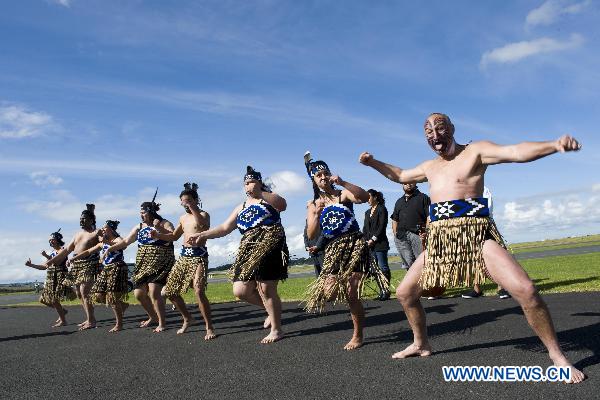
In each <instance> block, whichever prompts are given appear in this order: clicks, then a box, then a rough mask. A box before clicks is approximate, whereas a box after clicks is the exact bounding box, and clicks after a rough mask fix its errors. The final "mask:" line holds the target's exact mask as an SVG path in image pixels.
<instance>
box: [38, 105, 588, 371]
mask: <svg viewBox="0 0 600 400" xmlns="http://www.w3.org/2000/svg"><path fill="white" fill-rule="evenodd" d="M424 131H425V138H426V141H427V143H428V144H429V146H430V147H431V149H432V150H433V151H434V152H435V154H436V157H435V158H433V159H431V160H427V161H425V162H423V163H421V164H419V165H418V166H416V167H415V168H411V169H403V168H399V167H396V166H394V165H391V164H387V163H385V162H383V161H380V160H377V159H375V158H374V157H373V155H371V154H370V153H368V152H364V153H362V154H361V155H360V157H359V162H360V163H362V164H363V165H365V166H368V167H371V168H373V169H375V170H376V171H378V172H379V173H381V174H382V175H384V176H385V177H387V178H388V179H390V180H392V181H394V182H397V183H419V182H429V185H430V187H429V192H430V197H431V200H432V204H431V206H430V208H429V218H428V223H427V238H426V251H424V252H423V253H422V254H421V255H420V256H419V257H418V258H417V260H416V261H415V263H414V264H413V265H412V266H411V268H410V269H409V271H408V272H407V274H406V276H405V277H404V278H403V280H402V281H401V282H400V283H399V284H398V286H397V289H396V296H397V298H398V300H399V301H400V303H401V305H402V307H403V309H404V312H405V313H406V316H407V319H408V322H409V324H410V326H411V328H412V331H413V334H414V340H413V343H412V344H410V345H409V346H407V347H406V348H405V349H404V350H402V351H400V352H397V353H395V354H394V355H393V357H394V358H405V357H410V356H421V357H425V356H429V355H431V353H432V347H431V345H430V343H429V340H428V336H427V327H426V318H425V311H424V309H423V307H422V305H421V302H420V297H421V294H422V293H423V291H426V290H430V289H431V288H436V287H453V286H472V285H473V284H481V283H483V282H484V281H485V279H486V277H489V278H491V279H492V280H494V281H495V282H497V283H498V284H499V285H501V286H502V287H503V288H505V289H506V290H508V291H509V292H510V293H511V294H512V295H513V297H514V299H515V300H516V301H517V302H518V303H519V304H520V305H521V307H522V309H523V311H524V314H525V316H526V318H527V321H528V323H529V324H530V326H531V327H532V328H533V330H534V331H535V333H536V334H537V335H538V336H539V338H540V339H541V341H542V342H543V344H544V345H545V347H546V348H547V350H548V352H549V356H550V359H551V360H552V362H553V363H554V365H556V366H565V367H569V368H570V369H571V371H572V374H571V381H572V382H580V381H582V380H583V379H585V375H584V374H583V372H581V371H579V370H577V369H576V368H575V367H573V365H572V364H571V363H570V362H569V361H568V359H567V358H566V356H565V355H564V353H563V351H562V349H561V347H560V345H559V342H558V340H557V336H556V332H555V329H554V326H553V323H552V320H551V317H550V314H549V312H548V309H547V307H546V304H545V303H544V301H543V300H542V298H541V297H540V295H539V293H538V292H537V290H536V288H535V286H534V284H533V282H532V281H531V279H530V278H529V277H528V275H527V273H526V272H525V271H524V270H523V268H522V267H521V266H520V265H519V264H518V263H517V262H516V260H515V259H514V258H513V257H512V256H511V255H510V253H509V252H508V251H507V249H506V245H505V243H504V241H503V239H502V236H501V235H500V233H499V232H498V229H497V227H496V225H495V223H494V221H493V219H492V218H491V216H490V213H489V208H488V204H487V199H486V198H484V197H483V196H482V193H483V184H484V175H485V172H486V169H487V167H488V166H490V165H494V164H500V163H512V162H519V163H523V162H529V161H533V160H536V159H539V158H542V157H545V156H548V155H550V154H553V153H556V152H568V151H578V150H580V149H581V145H580V143H579V142H578V141H577V140H576V139H574V138H573V137H571V136H569V135H564V136H562V137H560V138H559V139H557V140H555V141H547V142H522V143H519V144H515V145H508V146H501V145H497V144H494V143H492V142H488V141H479V142H474V143H471V144H468V145H463V144H459V143H457V142H456V141H455V139H454V125H453V124H452V122H451V120H450V118H449V117H448V116H447V115H445V114H441V113H432V114H430V115H429V116H428V117H427V119H426V121H425V125H424ZM304 164H305V168H306V172H307V174H308V176H309V177H310V180H311V182H312V186H313V199H312V200H311V201H310V202H309V203H308V205H307V218H306V221H307V234H308V236H309V237H310V238H314V236H316V235H318V234H320V235H323V240H324V241H325V243H326V244H325V254H324V260H323V265H322V270H321V273H320V275H319V276H318V277H317V279H316V280H315V281H314V282H313V283H312V284H311V285H310V286H309V287H308V290H307V297H306V299H305V303H306V310H307V311H319V312H320V311H322V310H323V309H324V307H325V305H326V303H327V302H333V303H347V304H348V306H349V309H350V314H351V318H352V323H353V333H352V337H351V339H350V341H349V342H348V343H347V344H346V345H345V346H344V349H346V350H353V349H356V348H358V347H360V346H361V345H362V344H363V340H364V338H363V325H364V314H365V313H364V309H363V306H362V302H361V292H362V288H363V285H364V282H365V278H366V276H367V273H375V274H376V275H377V279H378V280H379V281H380V282H385V284H389V282H388V279H387V277H386V276H384V274H382V272H381V270H379V269H378V267H377V263H376V262H373V259H372V256H371V255H370V252H369V248H368V245H367V243H366V241H365V239H364V238H363V236H362V234H361V233H360V229H359V226H358V223H357V221H356V218H355V215H354V210H353V205H354V204H360V203H364V202H366V201H367V200H368V199H369V193H368V192H367V191H365V190H364V189H363V188H361V187H360V186H358V185H355V184H353V183H351V182H349V181H347V180H344V179H342V178H341V177H340V176H339V175H335V174H333V173H332V171H331V170H330V168H329V166H328V164H327V163H326V162H324V161H321V160H318V161H315V160H313V159H312V158H311V156H310V153H307V154H305V157H304ZM243 185H244V190H245V193H246V199H245V200H244V201H243V202H242V203H241V204H239V205H238V206H237V207H235V208H234V210H233V211H232V213H231V214H230V215H229V217H228V218H227V219H226V220H225V221H224V222H223V223H222V224H221V225H218V226H217V227H214V228H211V227H210V217H209V215H208V213H206V211H204V210H202V209H201V208H200V205H199V196H198V191H197V189H198V186H197V185H196V184H195V183H186V184H185V185H184V190H183V191H182V192H181V194H180V200H181V205H182V207H183V208H184V210H185V213H183V215H182V216H181V217H180V218H179V223H178V224H177V227H174V226H173V224H172V223H171V222H170V221H168V220H166V219H164V218H162V217H161V216H160V215H159V214H158V212H159V210H160V204H158V203H157V202H156V193H155V195H154V198H153V199H152V201H149V202H144V203H142V205H141V209H140V217H141V222H140V223H139V224H137V225H136V226H134V227H133V229H132V230H131V232H130V233H129V234H128V235H127V236H126V237H125V238H122V237H121V236H120V235H119V233H118V232H117V228H118V225H119V222H118V221H113V220H109V221H106V223H105V224H104V226H103V227H102V228H100V229H96V217H95V215H94V206H93V205H91V204H88V205H87V208H86V210H84V211H83V212H82V214H81V219H80V226H81V231H79V232H78V233H77V234H76V235H75V236H74V237H73V239H72V240H71V242H69V244H67V245H65V243H64V241H63V236H62V234H61V233H60V230H59V231H57V232H54V233H52V235H51V236H50V246H51V247H52V249H53V251H52V253H51V254H47V253H46V252H43V253H42V254H43V255H44V257H45V258H46V261H45V262H44V263H43V264H42V265H35V264H32V263H31V260H28V262H27V263H26V265H28V266H30V267H34V268H38V269H45V270H47V279H46V282H45V285H44V289H43V292H42V295H41V298H40V301H41V302H42V303H43V304H46V305H48V306H50V307H54V308H55V309H56V311H57V312H58V315H59V319H58V320H57V321H56V324H55V325H54V326H62V325H65V324H66V319H65V314H66V310H65V309H64V308H63V307H62V306H61V303H60V301H61V300H63V299H74V298H75V296H78V297H79V298H80V299H81V301H82V305H83V309H84V311H85V314H86V320H85V321H84V322H83V323H81V324H80V329H81V330H85V329H89V328H92V327H94V326H95V324H96V321H95V318H94V308H93V303H94V302H100V303H105V304H108V305H110V306H111V307H112V308H113V311H114V314H115V319H116V324H115V326H114V327H113V328H112V329H111V330H110V332H117V331H119V330H121V329H122V325H123V313H124V311H125V310H126V308H127V306H128V305H127V303H126V302H125V301H126V298H127V266H126V264H125V262H124V260H123V250H124V249H125V248H126V247H127V246H129V245H131V244H133V243H134V242H136V241H137V244H138V250H137V255H136V266H135V271H134V275H133V281H134V283H135V290H134V295H135V297H136V299H138V301H139V302H140V304H141V305H142V307H143V308H144V310H145V311H146V313H147V314H148V318H147V319H146V320H145V321H143V322H142V323H141V324H140V326H141V327H147V326H150V325H156V327H155V328H154V332H161V331H163V330H164V329H165V304H164V298H165V297H166V298H168V299H170V300H171V302H172V303H173V304H174V305H175V307H176V308H177V309H178V310H179V312H180V313H181V315H182V317H183V325H182V327H181V329H179V330H178V331H177V333H178V334H180V333H184V332H185V331H186V330H187V328H188V327H189V325H190V323H191V315H190V313H189V311H188V310H187V307H186V304H185V302H184V301H183V298H182V295H183V294H184V293H185V292H186V291H187V290H189V289H190V288H193V290H194V292H195V294H196V298H197V301H198V306H199V308H200V312H201V314H202V317H203V319H204V322H205V327H206V334H205V337H204V338H205V339H206V340H210V339H214V338H215V337H216V332H215V329H214V327H213V324H212V320H211V310H210V304H209V301H208V299H207V297H206V294H205V290H206V285H207V269H208V250H207V248H206V243H207V241H208V240H209V239H214V238H219V237H223V236H226V235H228V234H229V233H231V232H232V231H233V230H235V229H236V228H237V229H239V231H240V232H241V233H242V238H241V242H240V246H239V249H238V251H237V256H236V259H235V262H234V263H233V265H232V267H231V269H230V271H229V273H230V277H231V280H232V281H233V294H234V295H235V296H236V297H237V298H239V299H241V300H244V301H246V302H248V303H250V304H254V305H256V306H258V307H261V308H264V309H265V310H266V312H267V317H266V319H265V322H264V326H265V328H266V329H267V328H268V329H270V331H269V334H268V335H267V336H265V337H264V338H263V339H262V341H261V342H262V343H272V342H276V341H278V340H280V339H282V338H283V337H284V333H283V330H282V321H281V299H280V298H279V295H278V293H277V285H278V282H279V281H281V280H284V279H285V278H287V276H288V261H289V252H288V248H287V244H286V237H285V232H284V229H283V226H282V224H281V213H282V212H284V211H285V210H286V207H287V204H286V201H285V199H284V198H283V197H281V196H280V195H278V194H276V193H274V192H273V191H272V190H271V189H270V188H269V187H268V185H266V184H265V183H264V182H263V179H262V175H261V173H260V172H258V171H256V170H254V169H253V168H252V167H250V166H249V167H247V170H246V173H245V175H244V178H243ZM319 227H320V228H321V229H319ZM319 231H321V233H319ZM182 235H183V237H184V240H183V242H184V243H183V247H182V248H181V250H180V256H179V257H178V258H177V260H176V259H175V256H174V246H173V242H174V241H177V240H178V239H179V238H180V237H181V236H182ZM71 253H73V256H72V257H71V259H70V261H69V263H70V269H68V268H67V259H68V256H69V254H71ZM73 288H74V290H73Z"/></svg>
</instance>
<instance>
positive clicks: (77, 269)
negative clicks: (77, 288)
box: [64, 257, 100, 286]
mask: <svg viewBox="0 0 600 400" xmlns="http://www.w3.org/2000/svg"><path fill="white" fill-rule="evenodd" d="M99 273H100V264H99V260H98V257H91V258H86V259H84V260H76V261H71V270H70V271H69V272H68V273H67V275H66V277H65V281H64V284H65V285H68V286H73V285H81V284H82V283H93V282H94V281H95V280H96V277H97V276H98V274H99Z"/></svg>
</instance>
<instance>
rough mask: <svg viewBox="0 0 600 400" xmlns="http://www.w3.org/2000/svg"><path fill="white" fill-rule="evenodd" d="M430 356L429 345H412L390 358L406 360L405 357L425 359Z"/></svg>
mask: <svg viewBox="0 0 600 400" xmlns="http://www.w3.org/2000/svg"><path fill="white" fill-rule="evenodd" d="M430 355H431V346H430V345H429V344H427V345H423V346H417V345H416V344H414V343H412V344H410V345H409V346H407V347H406V348H405V349H404V350H402V351H399V352H397V353H394V354H392V358H407V357H427V356H430Z"/></svg>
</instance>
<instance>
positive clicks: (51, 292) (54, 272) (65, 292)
mask: <svg viewBox="0 0 600 400" xmlns="http://www.w3.org/2000/svg"><path fill="white" fill-rule="evenodd" d="M66 277H67V269H66V267H54V266H52V267H49V268H48V269H47V270H46V281H45V282H44V289H43V290H42V294H41V295H40V300H39V301H40V303H42V304H44V305H47V306H48V307H53V305H52V304H53V303H54V302H55V301H58V302H61V301H63V300H75V299H76V298H77V295H76V294H75V291H74V290H73V288H72V287H71V286H65V284H64V281H65V278H66Z"/></svg>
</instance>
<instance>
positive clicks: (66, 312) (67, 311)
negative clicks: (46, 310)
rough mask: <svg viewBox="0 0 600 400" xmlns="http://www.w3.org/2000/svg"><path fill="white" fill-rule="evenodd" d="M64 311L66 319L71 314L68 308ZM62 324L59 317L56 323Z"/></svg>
mask: <svg viewBox="0 0 600 400" xmlns="http://www.w3.org/2000/svg"><path fill="white" fill-rule="evenodd" d="M63 311H64V313H65V317H66V316H67V314H68V313H69V310H67V309H66V308H63ZM59 322H60V317H58V319H57V320H56V323H57V324H58V323H59Z"/></svg>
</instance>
